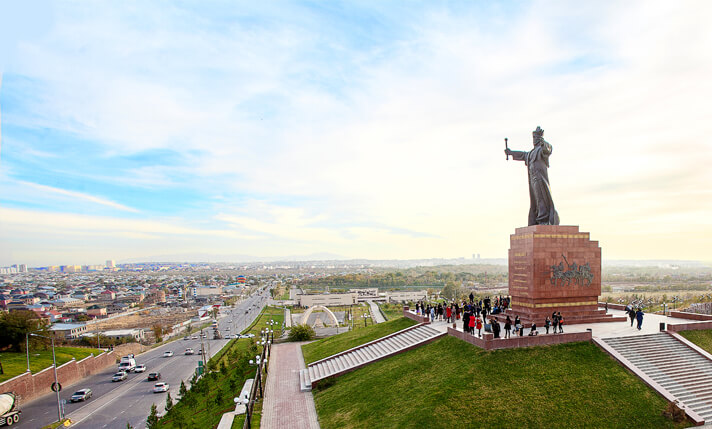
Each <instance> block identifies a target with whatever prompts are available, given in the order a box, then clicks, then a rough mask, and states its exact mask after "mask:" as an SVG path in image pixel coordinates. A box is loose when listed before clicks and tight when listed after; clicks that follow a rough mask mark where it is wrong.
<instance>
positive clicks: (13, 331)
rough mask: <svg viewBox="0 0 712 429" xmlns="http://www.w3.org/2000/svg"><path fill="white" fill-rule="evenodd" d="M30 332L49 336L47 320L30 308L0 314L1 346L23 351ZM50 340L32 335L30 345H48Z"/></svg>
mask: <svg viewBox="0 0 712 429" xmlns="http://www.w3.org/2000/svg"><path fill="white" fill-rule="evenodd" d="M28 333H36V334H39V335H44V336H49V335H50V333H49V329H48V327H47V322H46V321H44V320H42V319H40V318H39V317H37V315H36V314H35V313H34V312H32V311H28V310H17V311H11V312H9V313H2V314H0V344H2V346H0V348H5V347H7V346H9V348H10V350H13V351H22V350H23V347H24V346H25V341H26V340H25V339H26V335H27V334H28ZM48 343H49V340H47V339H45V338H42V337H33V336H31V337H30V344H31V345H30V347H38V346H42V347H44V346H46V345H47V344H48Z"/></svg>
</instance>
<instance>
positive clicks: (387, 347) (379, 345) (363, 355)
mask: <svg viewBox="0 0 712 429" xmlns="http://www.w3.org/2000/svg"><path fill="white" fill-rule="evenodd" d="M443 335H446V334H445V333H444V332H440V331H438V330H436V329H433V328H431V327H429V326H428V325H426V324H421V325H416V326H415V327H410V328H406V329H404V330H402V331H399V332H396V333H395V334H391V335H389V336H386V337H384V338H381V339H377V340H375V341H371V342H370V343H366V344H363V345H361V346H358V347H354V348H352V349H350V350H347V351H346V352H343V353H339V354H336V355H334V356H331V357H328V358H326V359H322V360H320V361H317V362H313V363H311V364H309V366H308V367H307V368H305V369H302V370H300V371H299V386H300V389H301V390H302V391H309V390H311V388H312V387H313V386H314V385H316V383H317V382H319V381H320V380H323V379H325V378H329V377H336V376H339V375H341V374H344V373H346V372H348V371H351V370H353V369H355V368H358V367H360V366H363V365H366V364H368V363H371V362H375V361H378V360H381V359H384V358H386V357H388V356H392V355H394V354H396V353H399V352H401V351H403V350H405V349H409V348H411V347H416V346H418V345H422V344H425V343H427V342H429V341H432V340H433V339H435V338H438V337H440V336H443Z"/></svg>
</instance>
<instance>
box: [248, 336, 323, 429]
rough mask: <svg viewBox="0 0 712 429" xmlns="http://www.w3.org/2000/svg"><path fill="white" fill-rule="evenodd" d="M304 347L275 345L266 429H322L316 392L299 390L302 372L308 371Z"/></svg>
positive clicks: (265, 411) (267, 391)
mask: <svg viewBox="0 0 712 429" xmlns="http://www.w3.org/2000/svg"><path fill="white" fill-rule="evenodd" d="M301 345H302V343H282V344H275V345H273V346H272V355H271V356H270V362H269V373H267V384H266V387H265V402H264V404H263V406H262V421H261V423H260V427H262V428H264V429H285V428H300V429H310V428H314V429H318V428H319V422H318V421H317V417H316V408H315V407H314V397H313V396H312V393H311V392H300V391H299V370H300V369H302V368H305V365H304V357H303V356H302V349H301Z"/></svg>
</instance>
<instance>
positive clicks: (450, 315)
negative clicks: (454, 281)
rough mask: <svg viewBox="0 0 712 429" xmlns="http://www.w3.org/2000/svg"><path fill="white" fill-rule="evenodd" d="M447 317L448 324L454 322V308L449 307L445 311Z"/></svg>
mask: <svg viewBox="0 0 712 429" xmlns="http://www.w3.org/2000/svg"><path fill="white" fill-rule="evenodd" d="M445 316H447V323H451V322H452V306H451V305H448V306H447V308H446V309H445Z"/></svg>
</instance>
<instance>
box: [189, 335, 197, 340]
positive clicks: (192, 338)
mask: <svg viewBox="0 0 712 429" xmlns="http://www.w3.org/2000/svg"><path fill="white" fill-rule="evenodd" d="M190 339H191V340H197V339H198V336H197V335H193V336H192V337H190Z"/></svg>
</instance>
